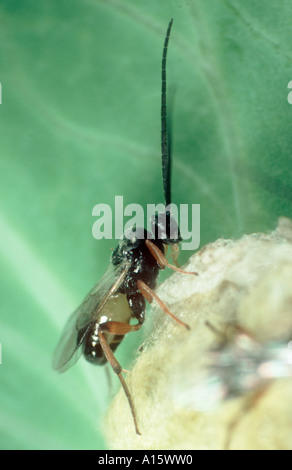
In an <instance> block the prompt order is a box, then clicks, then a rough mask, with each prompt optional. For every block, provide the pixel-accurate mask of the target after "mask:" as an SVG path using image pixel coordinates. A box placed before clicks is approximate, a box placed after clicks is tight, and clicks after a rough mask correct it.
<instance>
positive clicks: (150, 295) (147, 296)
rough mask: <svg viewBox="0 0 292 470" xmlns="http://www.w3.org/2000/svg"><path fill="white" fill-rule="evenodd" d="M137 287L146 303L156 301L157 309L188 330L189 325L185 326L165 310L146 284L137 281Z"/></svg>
mask: <svg viewBox="0 0 292 470" xmlns="http://www.w3.org/2000/svg"><path fill="white" fill-rule="evenodd" d="M137 287H138V289H139V291H140V293H141V294H142V295H143V297H144V299H146V300H147V302H149V303H150V304H151V302H152V301H153V300H156V302H157V303H158V305H159V307H160V308H161V309H162V310H163V311H164V313H166V314H167V315H169V316H170V317H171V318H173V319H174V320H175V321H177V322H178V323H180V324H181V325H183V326H185V327H186V329H187V330H190V327H189V325H187V324H186V323H185V322H183V321H182V320H180V319H179V318H177V317H176V316H175V315H174V314H173V313H171V311H170V310H169V309H168V308H167V306H166V305H165V303H164V302H162V300H161V299H160V298H159V297H158V295H156V294H155V292H153V290H152V289H150V287H149V286H147V284H145V282H143V281H141V280H139V281H137Z"/></svg>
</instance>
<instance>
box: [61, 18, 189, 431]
mask: <svg viewBox="0 0 292 470" xmlns="http://www.w3.org/2000/svg"><path fill="white" fill-rule="evenodd" d="M171 26H172V20H171V21H170V23H169V25H168V30H167V34H166V38H165V43H164V48H163V58H162V95H161V96H162V106H161V125H162V133H161V144H162V172H163V186H164V196H165V203H166V205H168V204H170V199H171V197H170V150H169V146H168V137H167V126H166V54H167V46H168V39H169V35H170V31H171ZM160 215H162V217H160V216H159V217H158V216H157V215H156V216H154V217H153V218H152V230H153V234H152V235H151V234H150V233H149V232H147V231H146V230H145V229H141V228H137V229H136V230H135V232H134V235H133V234H132V237H130V238H128V237H127V236H126V235H125V237H124V238H123V239H122V240H121V241H120V242H119V244H118V246H117V248H116V249H115V250H114V252H113V254H112V257H111V263H110V265H109V267H108V269H107V271H106V272H105V274H104V275H103V277H102V278H101V280H100V281H99V282H98V283H97V284H96V286H95V287H94V288H93V289H92V290H91V291H90V292H89V294H88V295H87V297H86V298H85V299H84V301H83V302H82V304H81V305H80V307H79V308H78V309H77V310H76V311H75V312H74V313H73V315H72V316H71V317H70V318H69V320H68V322H67V325H66V326H65V329H64V332H63V335H62V337H61V340H60V342H59V344H58V346H57V348H56V351H55V355H54V360H53V367H54V368H55V369H56V370H58V371H59V372H64V371H66V370H67V369H69V368H70V367H71V366H72V365H73V364H75V363H76V361H77V360H78V359H79V357H80V356H81V355H82V354H84V356H85V358H86V359H87V360H88V361H90V362H91V363H93V364H99V365H102V364H105V363H106V362H109V363H110V365H111V367H112V368H113V370H114V372H115V373H116V374H117V375H118V377H119V380H120V382H121V384H122V386H123V389H124V391H125V394H126V396H127V399H128V402H129V405H130V409H131V412H132V416H133V420H134V424H135V429H136V432H137V434H140V431H139V428H138V423H137V417H136V411H135V407H134V403H133V400H132V396H131V394H130V392H129V389H128V387H127V384H126V382H125V380H124V378H123V376H122V367H121V366H120V364H119V363H118V362H117V360H116V359H115V356H114V354H113V352H114V351H115V349H116V348H117V347H118V345H119V344H120V342H121V341H122V339H123V338H124V336H125V335H126V334H127V333H129V332H130V331H137V330H138V329H140V328H141V326H142V324H143V322H144V318H145V308H146V302H145V301H146V300H147V301H148V302H152V301H153V300H156V302H157V303H158V304H159V306H160V307H161V308H162V309H163V310H164V312H165V313H166V314H168V315H170V316H171V317H172V318H174V319H175V320H176V321H177V322H178V323H180V324H182V325H183V326H185V327H186V328H189V327H188V325H186V324H185V323H184V322H183V321H181V320H180V319H178V318H177V317H175V316H174V315H173V314H172V313H171V312H170V311H169V310H168V308H167V306H166V305H165V304H164V303H163V302H162V301H161V300H160V299H159V297H158V296H157V295H156V294H155V292H154V291H153V290H154V289H155V287H156V282H157V277H158V274H159V271H160V270H161V269H164V268H165V267H170V268H171V269H173V270H176V271H179V272H182V273H184V272H185V271H182V270H181V269H179V268H177V267H175V266H172V265H170V264H169V263H168V262H167V260H166V258H165V255H164V246H165V245H177V244H178V243H179V241H180V240H181V237H180V234H179V230H178V227H177V225H176V222H175V221H174V219H173V218H172V216H171V214H170V213H169V212H168V211H167V212H165V213H164V214H160ZM188 274H196V273H188ZM131 320H133V321H134V324H131Z"/></svg>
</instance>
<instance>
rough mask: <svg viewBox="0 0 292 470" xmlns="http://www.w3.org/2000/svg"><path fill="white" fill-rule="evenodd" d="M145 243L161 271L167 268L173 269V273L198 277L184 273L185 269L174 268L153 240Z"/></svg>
mask: <svg viewBox="0 0 292 470" xmlns="http://www.w3.org/2000/svg"><path fill="white" fill-rule="evenodd" d="M145 243H146V246H147V248H148V250H149V251H150V253H151V255H152V256H153V257H154V258H155V259H156V261H157V263H158V264H159V266H160V269H164V268H166V267H167V268H170V269H172V270H173V271H177V272H179V273H182V274H193V275H195V276H198V273H195V272H189V271H184V270H183V269H180V268H178V267H176V266H174V265H173V264H169V262H168V261H167V259H166V258H165V256H164V254H163V253H162V251H161V250H160V249H159V248H158V247H157V246H156V245H155V244H154V243H153V242H152V241H151V240H148V239H147V240H146V241H145Z"/></svg>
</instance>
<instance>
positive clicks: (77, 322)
mask: <svg viewBox="0 0 292 470" xmlns="http://www.w3.org/2000/svg"><path fill="white" fill-rule="evenodd" d="M129 266H130V265H129V263H128V262H127V261H125V262H122V263H119V264H118V265H117V266H115V265H113V264H112V263H111V264H110V265H109V267H108V269H107V270H106V272H105V273H104V275H103V277H102V278H101V279H100V281H99V282H98V283H97V284H96V285H95V286H94V287H93V289H91V291H90V292H89V294H88V295H87V296H86V297H85V299H84V301H83V302H82V304H81V305H80V306H79V307H78V308H77V310H75V312H73V314H72V315H71V317H70V318H69V320H68V321H67V323H66V325H65V328H64V331H63V334H62V336H61V339H60V341H59V343H58V345H57V347H56V350H55V352H54V357H53V368H54V369H56V370H58V371H59V372H65V371H66V370H67V369H69V368H70V367H72V366H73V365H74V364H75V363H76V362H77V361H78V359H79V357H80V356H81V354H82V348H81V347H80V346H81V345H82V343H83V340H84V338H85V336H86V333H87V332H88V330H89V328H90V326H91V324H92V323H93V322H94V321H96V319H97V317H98V314H99V313H100V312H101V310H102V309H103V307H104V305H105V304H106V302H107V301H108V300H109V299H110V297H111V296H112V295H113V294H114V293H115V292H116V290H117V289H118V288H119V286H120V285H121V283H122V282H123V280H124V278H125V276H126V274H127V272H128V269H129Z"/></svg>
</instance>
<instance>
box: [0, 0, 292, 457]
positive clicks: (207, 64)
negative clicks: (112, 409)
mask: <svg viewBox="0 0 292 470" xmlns="http://www.w3.org/2000/svg"><path fill="white" fill-rule="evenodd" d="M171 17H173V18H174V25H173V31H172V36H171V39H170V47H169V55H168V67H167V70H168V84H169V90H170V95H171V97H172V101H173V106H172V108H173V110H172V127H173V202H175V203H177V204H181V203H189V204H191V203H198V204H200V205H201V246H202V245H203V244H205V243H207V242H210V241H213V240H215V239H217V238H218V237H239V236H241V235H242V234H244V233H250V232H256V231H267V230H272V229H273V228H274V227H275V226H276V222H277V218H278V216H280V215H286V216H291V209H292V207H291V206H292V204H291V168H292V165H291V144H292V132H291V128H292V126H291V123H292V107H291V105H289V104H288V101H287V96H288V93H289V90H288V88H287V85H288V82H289V81H290V80H292V3H291V1H289V0H286V1H285V0H277V1H276V0H270V1H269V2H264V1H260V0H257V1H255V0H245V1H244V2H243V1H239V0H234V1H231V0H229V1H228V0H196V1H195V0H176V1H174V0H159V1H157V0H147V1H142V0H136V1H135V0H104V1H102V0H70V1H69V0H67V1H65V0H42V1H41V0H39V1H35V0H5V1H3V0H1V1H0V82H1V84H2V104H1V105H0V201H1V208H0V263H1V271H0V286H1V287H0V315H1V316H0V341H1V345H2V362H3V364H2V365H0V382H1V383H0V418H1V419H0V446H1V448H2V449H28V448H32V449H45V448H60V449H62V448H64V449H69V448H80V449H85V448H90V449H94V448H95V449H102V448H106V443H105V442H104V440H103V437H102V426H103V424H102V416H103V414H104V412H105V410H106V407H107V404H108V402H109V397H110V393H109V388H108V384H107V379H106V374H105V371H104V369H102V368H100V369H99V368H94V367H92V366H91V365H90V364H86V363H85V361H84V360H83V359H82V360H80V361H79V363H78V364H77V365H76V366H75V367H73V368H72V369H70V370H69V371H68V372H67V373H66V374H64V375H59V374H57V373H56V372H54V371H53V370H52V369H51V357H52V352H53V350H54V347H55V345H56V343H57V341H58V338H59V336H60V333H61V330H62V327H63V325H64V323H65V321H66V319H67V318H68V316H69V315H70V313H71V311H73V310H74V309H75V308H76V306H77V305H78V304H79V303H80V301H81V300H82V298H83V297H84V295H85V294H86V293H87V291H88V290H89V289H90V288H91V287H92V285H93V284H94V283H95V282H97V280H98V279H99V277H100V276H101V275H102V273H103V272H104V270H105V268H106V267H107V265H108V262H109V257H110V254H111V248H112V247H114V246H115V244H116V242H115V241H110V240H102V241H96V240H94V239H93V237H92V234H91V228H92V224H93V221H94V219H93V217H92V215H91V212H92V208H93V206H94V205H95V204H97V203H106V204H110V205H112V204H113V202H114V196H115V195H123V196H124V201H125V204H129V203H133V202H135V203H140V204H142V205H143V206H144V207H145V206H146V204H147V203H158V202H163V197H162V183H161V169H160V87H161V84H160V80H161V77H160V74H161V71H160V67H161V54H162V46H163V41H164V36H165V31H166V28H167V24H168V21H169V20H170V18H171ZM189 254H190V253H187V252H183V253H182V254H181V258H180V259H181V262H183V261H185V260H186V259H187V257H188V256H189ZM146 330H147V326H146V328H145V331H146ZM142 335H143V332H141V334H140V333H139V334H135V335H128V337H127V338H126V339H125V341H124V342H123V343H122V346H121V347H120V349H119V350H118V352H117V357H118V359H119V360H120V362H121V363H122V365H123V367H130V364H131V361H132V360H133V358H134V357H135V351H136V348H137V347H138V345H139V344H140V342H141V340H142V338H141V336H142ZM170 360H171V358H170ZM113 382H114V384H116V380H115V379H113ZM115 386H116V385H115ZM149 412H150V411H149ZM121 432H122V430H121Z"/></svg>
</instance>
